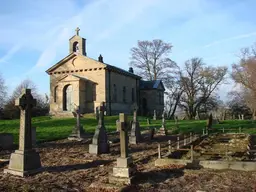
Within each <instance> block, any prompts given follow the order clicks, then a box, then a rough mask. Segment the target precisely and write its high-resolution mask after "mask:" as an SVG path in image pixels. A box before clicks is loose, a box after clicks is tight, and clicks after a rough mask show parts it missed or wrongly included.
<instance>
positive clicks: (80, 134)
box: [68, 106, 85, 141]
mask: <svg viewBox="0 0 256 192" xmlns="http://www.w3.org/2000/svg"><path fill="white" fill-rule="evenodd" d="M73 115H74V117H75V118H76V125H75V126H74V127H73V130H72V133H71V134H70V135H69V137H68V140H76V141H82V140H83V139H84V138H85V134H84V129H83V126H82V125H81V121H80V117H81V112H80V107H79V106H77V108H76V109H75V111H73Z"/></svg>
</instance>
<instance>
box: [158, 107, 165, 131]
mask: <svg viewBox="0 0 256 192" xmlns="http://www.w3.org/2000/svg"><path fill="white" fill-rule="evenodd" d="M159 134H160V135H167V129H166V126H165V112H164V111H163V114H162V127H161V128H160V129H159Z"/></svg>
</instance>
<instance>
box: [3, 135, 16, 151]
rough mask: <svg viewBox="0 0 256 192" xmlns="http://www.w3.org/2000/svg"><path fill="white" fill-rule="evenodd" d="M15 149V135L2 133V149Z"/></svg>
mask: <svg viewBox="0 0 256 192" xmlns="http://www.w3.org/2000/svg"><path fill="white" fill-rule="evenodd" d="M12 147H13V135H12V134H11V133H0V148H1V149H11V148H12Z"/></svg>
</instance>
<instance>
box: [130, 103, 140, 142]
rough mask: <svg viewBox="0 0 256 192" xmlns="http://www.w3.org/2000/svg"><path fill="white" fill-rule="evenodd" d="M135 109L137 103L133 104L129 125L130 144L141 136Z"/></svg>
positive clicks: (137, 140)
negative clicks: (131, 119) (131, 118)
mask: <svg viewBox="0 0 256 192" xmlns="http://www.w3.org/2000/svg"><path fill="white" fill-rule="evenodd" d="M137 109H138V106H137V104H134V105H133V121H132V125H131V135H130V138H129V143H130V144H137V143H138V142H140V141H141V140H142V136H141V133H140V124H139V121H138V119H137Z"/></svg>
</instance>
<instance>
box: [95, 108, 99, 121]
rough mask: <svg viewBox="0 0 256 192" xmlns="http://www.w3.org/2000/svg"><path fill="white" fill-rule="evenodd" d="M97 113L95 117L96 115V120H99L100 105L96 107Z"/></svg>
mask: <svg viewBox="0 0 256 192" xmlns="http://www.w3.org/2000/svg"><path fill="white" fill-rule="evenodd" d="M95 111H96V114H95V117H96V120H97V121H99V107H96V110H95Z"/></svg>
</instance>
